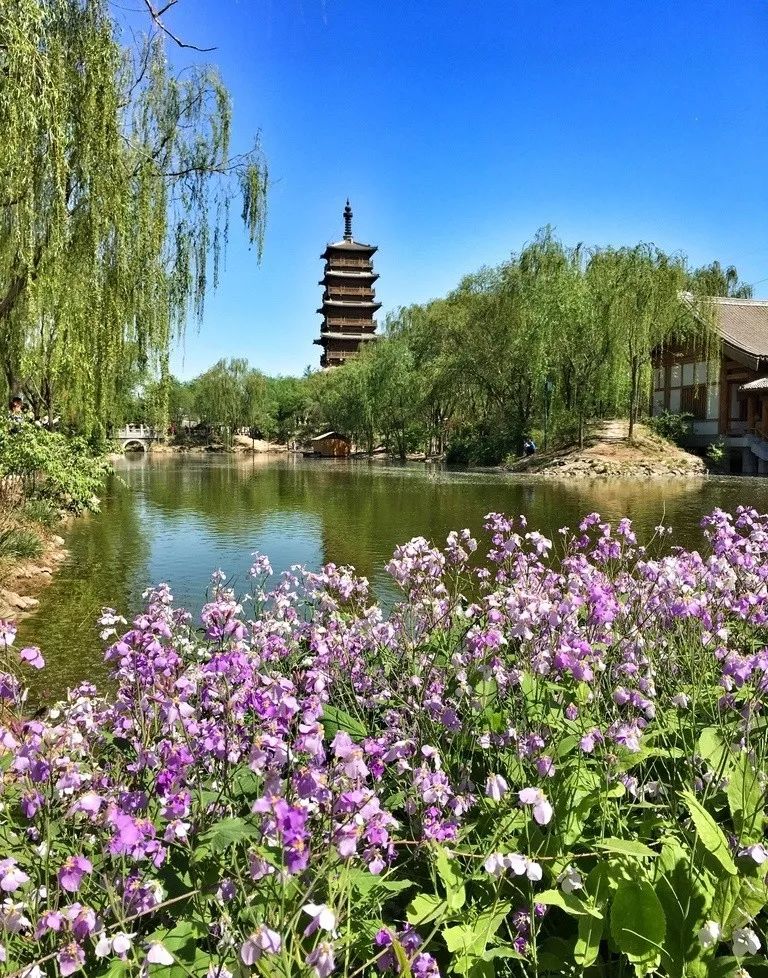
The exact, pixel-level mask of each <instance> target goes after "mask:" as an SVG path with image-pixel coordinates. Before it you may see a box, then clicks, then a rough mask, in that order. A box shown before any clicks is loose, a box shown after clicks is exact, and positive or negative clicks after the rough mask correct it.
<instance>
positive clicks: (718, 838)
mask: <svg viewBox="0 0 768 978" xmlns="http://www.w3.org/2000/svg"><path fill="white" fill-rule="evenodd" d="M681 797H682V799H683V801H684V802H685V804H686V807H687V808H688V811H689V812H690V813H691V818H692V819H693V824H694V825H695V826H696V834H697V836H698V838H699V840H700V841H701V844H702V845H703V846H704V848H705V849H706V850H707V852H709V853H710V854H711V855H712V857H713V858H714V859H715V860H716V861H717V862H718V863H719V864H720V866H722V868H723V869H724V870H725V871H726V873H728V874H729V875H730V876H735V875H736V873H737V869H736V864H735V863H734V861H733V858H732V856H731V852H730V849H729V848H728V841H727V839H726V838H725V835H724V834H723V830H722V829H721V828H720V826H719V825H718V824H717V822H716V821H715V820H714V819H713V818H712V816H711V815H710V814H709V812H708V811H707V810H706V808H704V806H703V805H702V804H701V803H700V802H699V800H698V799H697V798H696V796H695V795H694V794H693V792H691V791H683V792H682V793H681Z"/></svg>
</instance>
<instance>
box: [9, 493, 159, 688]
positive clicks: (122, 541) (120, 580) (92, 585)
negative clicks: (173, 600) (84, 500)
mask: <svg viewBox="0 0 768 978" xmlns="http://www.w3.org/2000/svg"><path fill="white" fill-rule="evenodd" d="M67 548H68V550H69V558H68V560H67V562H66V563H65V564H64V565H63V566H62V567H61V569H60V570H59V572H58V573H57V574H56V576H55V577H54V579H53V581H52V583H51V584H50V585H49V586H48V587H47V588H46V589H45V591H44V592H43V593H42V595H41V600H40V610H39V612H38V613H37V614H36V615H34V616H33V617H32V618H29V619H27V620H26V621H25V622H24V623H23V625H22V628H21V631H20V635H19V641H21V642H23V643H24V644H26V645H30V644H35V645H39V646H40V648H41V649H42V650H43V654H44V656H45V659H46V664H47V667H46V669H44V670H43V671H42V672H41V673H40V674H39V675H36V676H34V677H30V678H31V680H32V683H31V685H32V691H33V695H34V696H35V697H39V698H46V697H47V696H48V695H52V696H56V695H60V694H61V693H63V692H64V691H65V690H66V688H67V686H72V685H75V684H77V683H79V682H82V681H83V680H86V679H87V680H89V681H92V682H96V683H97V684H98V685H102V684H103V683H104V681H105V680H106V678H107V676H108V669H107V668H106V666H105V664H104V662H103V655H102V650H103V644H102V642H101V639H100V638H99V634H98V633H99V628H98V626H97V625H96V619H97V618H98V616H99V614H100V613H101V609H102V608H103V607H105V606H108V607H112V608H117V609H118V610H120V611H125V610H126V609H128V608H131V607H135V605H136V598H137V591H138V592H139V593H140V592H141V591H142V590H143V589H144V587H145V584H146V582H145V580H144V577H145V576H146V575H145V573H144V569H143V568H144V567H145V566H146V559H147V553H148V541H147V539H146V537H145V536H144V535H143V533H142V526H141V521H140V518H139V508H138V507H137V505H136V499H135V498H134V496H133V495H132V493H131V492H130V491H129V490H128V489H126V488H125V487H124V486H120V485H119V484H118V483H116V482H115V481H114V480H113V481H112V483H111V484H110V486H109V488H108V490H107V493H106V494H105V496H104V498H103V500H102V508H101V513H100V514H98V515H94V516H86V517H83V518H82V519H80V520H77V521H76V522H75V523H74V524H73V525H72V526H71V528H70V530H69V532H68V534H67Z"/></svg>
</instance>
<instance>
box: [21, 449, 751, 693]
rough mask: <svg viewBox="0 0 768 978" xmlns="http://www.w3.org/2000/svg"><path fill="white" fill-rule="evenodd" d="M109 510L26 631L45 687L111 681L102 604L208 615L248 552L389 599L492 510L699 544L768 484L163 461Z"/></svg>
mask: <svg viewBox="0 0 768 978" xmlns="http://www.w3.org/2000/svg"><path fill="white" fill-rule="evenodd" d="M117 468H118V476H119V478H117V479H115V480H113V482H112V484H111V485H110V487H109V489H108V492H107V493H106V496H105V498H104V501H103V507H102V512H101V514H100V515H99V516H95V517H89V518H87V519H84V520H81V521H79V522H76V523H75V524H73V526H72V527H71V529H70V531H69V534H68V546H69V549H70V558H69V560H68V561H67V563H66V565H65V566H64V567H63V569H62V571H61V573H60V574H59V575H58V577H57V579H56V580H55V582H54V583H53V584H52V585H51V587H50V588H49V589H48V590H47V591H46V592H45V594H44V596H43V600H42V602H41V605H42V607H41V610H40V612H39V613H38V615H37V616H35V617H34V618H32V619H29V620H28V621H27V622H26V623H25V625H24V627H23V629H22V635H21V638H22V639H23V640H24V641H25V642H27V643H30V642H35V643H36V644H39V645H40V646H41V648H43V651H44V653H45V655H46V658H47V659H48V661H49V663H50V668H49V669H47V670H46V671H45V673H44V675H43V677H41V687H42V688H41V689H40V690H39V692H41V693H42V692H49V693H58V692H60V691H61V690H62V689H63V688H64V687H66V685H67V684H68V683H69V684H71V683H73V682H76V681H79V680H81V679H84V678H90V679H94V680H95V681H99V682H101V681H103V680H104V678H105V670H104V667H103V664H102V662H101V649H100V642H99V639H98V635H97V632H96V629H95V628H94V626H93V622H94V620H95V618H96V616H97V615H98V613H99V611H100V609H101V608H102V607H103V606H104V605H108V606H111V607H116V608H118V609H119V610H120V611H121V612H122V613H124V614H125V615H126V616H127V617H128V616H130V615H133V614H135V612H136V611H137V610H138V608H139V607H140V604H141V593H142V591H143V590H144V588H145V587H146V586H147V585H148V584H149V583H157V582H159V581H168V582H170V584H171V586H172V588H173V591H174V594H175V596H176V598H177V600H178V601H180V602H182V603H184V604H186V605H187V606H189V607H191V608H193V609H195V610H197V609H199V608H200V606H201V604H202V602H203V601H204V599H205V593H206V589H207V586H208V582H209V580H210V574H211V571H212V570H214V569H216V568H219V567H220V568H222V569H223V570H224V571H225V572H226V573H227V575H228V576H229V578H230V580H232V581H234V583H235V585H236V586H244V585H245V581H246V575H247V570H248V567H249V565H250V554H251V552H252V551H254V550H260V551H262V552H263V553H267V554H269V556H270V558H271V560H272V564H273V566H274V568H275V570H276V571H278V572H279V571H281V570H283V569H285V568H287V567H289V566H291V565H292V564H297V563H298V564H305V565H307V566H309V567H313V568H317V567H319V566H320V565H321V564H322V563H324V562H327V561H334V562H336V563H338V564H352V565H354V566H355V567H356V568H357V569H358V571H359V572H360V573H361V574H364V575H365V576H367V577H368V578H369V579H370V580H371V582H372V584H373V587H374V590H375V591H376V593H377V595H378V596H379V598H381V599H382V600H383V601H389V600H391V598H392V597H393V596H394V590H393V588H392V586H391V584H390V582H389V579H388V577H387V575H386V573H385V571H384V565H385V563H386V561H387V559H388V558H389V556H390V555H391V553H392V551H393V549H394V547H395V546H396V545H397V544H398V543H401V542H403V541H405V540H407V539H409V538H410V537H412V536H417V535H422V536H426V537H428V538H432V539H434V540H436V541H442V540H444V539H445V536H446V534H447V533H448V531H449V530H451V529H454V528H458V529H460V528H462V527H465V526H468V527H470V529H472V531H473V532H479V531H480V529H481V527H482V520H483V516H484V515H485V514H486V513H488V512H491V511H500V512H506V513H511V514H518V513H525V515H526V516H527V518H528V521H529V524H530V526H531V527H534V528H536V529H540V530H542V531H543V532H545V533H547V534H553V533H556V531H557V529H558V528H559V527H560V526H563V525H566V524H573V523H574V522H575V521H577V520H578V519H579V517H581V516H582V515H584V514H585V513H587V512H591V511H593V510H597V511H598V512H600V513H602V515H603V516H604V517H607V518H609V519H618V518H619V517H621V516H625V515H626V516H629V517H631V518H632V519H633V520H634V521H635V523H636V525H637V527H638V529H639V530H640V532H641V533H642V534H643V535H646V536H650V535H651V534H652V533H653V528H654V527H655V526H656V525H657V524H658V523H659V522H661V521H664V522H665V523H667V524H668V525H671V526H673V527H674V530H675V532H674V537H673V538H674V541H675V542H677V543H680V544H684V545H688V546H691V545H694V546H696V545H698V544H699V542H700V539H701V537H700V534H699V531H698V523H699V520H700V518H701V516H702V515H703V514H704V513H706V512H709V511H710V510H712V509H713V508H714V507H715V506H721V507H723V508H725V509H734V508H735V507H736V506H737V505H739V504H742V503H744V504H750V505H754V506H757V507H758V508H759V509H762V510H765V509H768V480H761V479H722V480H707V481H705V482H699V481H691V482H684V481H675V482H656V481H648V482H645V483H637V482H634V483H621V482H599V483H598V482H595V483H584V482H576V481H574V482H571V483H565V484H563V483H555V482H549V481H546V480H542V479H535V480H534V479H530V478H525V477H520V476H515V477H512V476H502V475H499V474H497V473H467V472H452V471H447V470H445V469H444V468H442V467H439V466H424V465H407V466H400V465H386V464H382V463H368V462H357V461H355V462H342V461H328V462H323V461H314V460H312V461H309V460H303V459H296V458H292V457H291V458H280V459H268V458H263V457H260V456H256V457H255V458H253V459H251V458H247V457H237V458H229V457H225V458H209V457H199V458H193V457H186V458H178V457H171V458H151V457H146V456H139V457H136V458H133V459H130V460H125V461H124V462H120V463H119V464H118V467H117Z"/></svg>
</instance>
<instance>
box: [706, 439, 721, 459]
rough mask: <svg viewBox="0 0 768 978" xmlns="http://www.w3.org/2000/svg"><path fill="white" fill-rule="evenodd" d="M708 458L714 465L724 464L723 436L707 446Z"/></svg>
mask: <svg viewBox="0 0 768 978" xmlns="http://www.w3.org/2000/svg"><path fill="white" fill-rule="evenodd" d="M707 458H708V459H709V460H710V462H712V464H713V465H722V463H723V461H724V459H725V441H724V440H723V439H722V438H718V440H717V441H713V442H712V443H711V444H710V445H708V446H707Z"/></svg>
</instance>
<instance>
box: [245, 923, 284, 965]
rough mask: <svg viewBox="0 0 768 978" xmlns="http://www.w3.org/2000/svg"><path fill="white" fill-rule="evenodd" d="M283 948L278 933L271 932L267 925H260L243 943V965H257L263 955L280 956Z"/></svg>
mask: <svg viewBox="0 0 768 978" xmlns="http://www.w3.org/2000/svg"><path fill="white" fill-rule="evenodd" d="M282 946H283V941H282V938H281V937H280V935H279V934H278V933H276V932H275V931H273V930H270V929H269V927H267V925H266V924H259V926H258V927H257V928H256V930H255V931H254V932H253V933H252V934H251V936H250V937H249V938H247V939H246V940H245V941H244V942H243V946H242V947H241V948H240V957H241V959H242V961H243V964H248V965H251V964H256V962H257V961H258V960H259V958H260V957H261V956H262V955H263V954H279V953H280V949H281V948H282Z"/></svg>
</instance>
